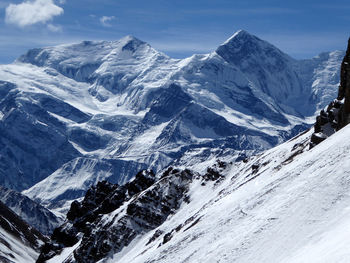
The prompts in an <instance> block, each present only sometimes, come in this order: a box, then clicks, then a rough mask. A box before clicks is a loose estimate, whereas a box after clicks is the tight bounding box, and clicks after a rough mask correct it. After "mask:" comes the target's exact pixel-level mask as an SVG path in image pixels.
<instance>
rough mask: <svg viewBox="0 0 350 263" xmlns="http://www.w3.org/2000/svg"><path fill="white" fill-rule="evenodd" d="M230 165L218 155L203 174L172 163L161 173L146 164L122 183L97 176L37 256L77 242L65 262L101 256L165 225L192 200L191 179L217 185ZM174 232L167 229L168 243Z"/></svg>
mask: <svg viewBox="0 0 350 263" xmlns="http://www.w3.org/2000/svg"><path fill="white" fill-rule="evenodd" d="M228 165H229V164H228V163H225V162H222V161H220V160H218V161H217V163H215V164H214V165H213V166H211V167H209V168H208V169H207V171H206V173H204V174H203V175H201V174H198V173H194V172H192V171H190V170H188V169H185V170H180V169H176V168H173V167H169V168H168V169H167V170H165V171H164V172H163V173H162V174H159V175H158V176H155V175H154V174H153V172H152V171H151V170H142V171H140V172H139V173H138V174H137V175H136V177H135V179H134V180H132V181H130V182H128V183H126V184H125V185H122V186H119V185H117V184H112V183H109V182H107V181H102V182H99V183H98V184H97V185H96V186H93V187H91V188H90V189H89V190H88V191H87V193H86V195H85V198H84V200H83V201H81V202H78V201H74V202H73V203H72V204H71V208H70V210H69V212H68V214H67V220H66V221H65V223H64V224H63V225H61V226H60V227H58V228H56V229H55V230H54V232H53V234H52V236H51V241H50V242H48V243H46V244H45V245H44V246H43V248H42V250H41V254H40V256H39V259H38V260H37V262H38V263H40V262H46V261H47V260H48V259H50V258H53V257H54V256H56V255H58V254H60V253H61V251H62V250H63V249H64V248H67V247H73V246H76V247H75V248H74V249H72V251H73V252H72V253H71V254H70V256H68V257H67V258H66V259H65V261H64V262H66V263H68V262H84V263H89V262H98V261H99V260H101V259H104V258H106V257H108V255H112V254H115V253H117V252H119V251H121V250H122V249H123V248H124V247H126V246H128V245H129V244H130V242H132V240H134V239H135V238H136V237H137V236H139V235H142V234H144V233H146V232H149V231H151V230H153V229H156V228H157V227H159V226H160V225H162V224H163V223H164V222H165V221H166V220H167V218H168V216H170V215H172V214H174V213H176V212H177V210H178V209H179V208H180V206H181V204H186V203H189V202H190V196H189V195H188V190H189V187H190V185H191V183H192V181H193V180H199V181H200V182H201V185H202V186H204V185H206V184H207V183H209V182H215V183H214V185H217V184H218V183H220V182H221V181H222V179H223V178H224V176H223V171H224V170H225V169H226V168H227V167H228ZM191 222H192V221H191ZM191 222H190V221H189V222H188V224H189V223H191ZM184 226H185V225H184ZM158 232H159V231H158ZM162 234H163V233H162ZM173 234H174V233H171V234H168V235H165V236H164V243H166V242H167V240H168V239H169V238H171V237H172V235H173ZM160 235H161V234H160ZM154 239H156V237H154ZM150 242H152V241H150Z"/></svg>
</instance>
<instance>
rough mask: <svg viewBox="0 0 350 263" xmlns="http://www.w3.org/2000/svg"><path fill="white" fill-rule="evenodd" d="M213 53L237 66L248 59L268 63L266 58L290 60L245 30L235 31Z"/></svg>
mask: <svg viewBox="0 0 350 263" xmlns="http://www.w3.org/2000/svg"><path fill="white" fill-rule="evenodd" d="M215 52H216V53H217V54H218V55H219V56H221V57H222V58H224V59H225V60H226V61H227V62H229V63H238V64H240V63H241V62H242V60H246V59H247V58H248V57H255V58H259V59H257V60H258V61H269V59H267V57H269V58H272V59H273V60H275V58H277V57H279V58H280V59H282V60H285V59H290V58H289V57H288V56H287V55H286V54H284V53H283V52H281V51H280V50H279V49H278V48H277V47H275V46H273V45H272V44H270V43H268V42H266V41H264V40H262V39H260V38H258V37H256V36H254V35H252V34H250V33H248V32H247V31H245V30H239V31H237V32H236V33H235V34H233V36H232V37H230V38H229V39H227V40H226V41H225V42H224V43H223V44H222V45H220V46H219V47H218V48H217V49H216V51H215Z"/></svg>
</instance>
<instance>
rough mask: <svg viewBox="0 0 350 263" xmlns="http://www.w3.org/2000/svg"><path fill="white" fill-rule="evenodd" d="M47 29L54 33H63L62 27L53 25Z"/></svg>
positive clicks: (49, 25)
mask: <svg viewBox="0 0 350 263" xmlns="http://www.w3.org/2000/svg"><path fill="white" fill-rule="evenodd" d="M47 29H48V30H50V31H52V32H62V27H61V26H56V25H53V24H48V25H47Z"/></svg>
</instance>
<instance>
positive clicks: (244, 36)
mask: <svg viewBox="0 0 350 263" xmlns="http://www.w3.org/2000/svg"><path fill="white" fill-rule="evenodd" d="M253 38H256V39H258V38H257V37H255V36H253V35H251V34H249V33H248V32H247V31H245V30H243V29H240V30H238V31H237V32H236V33H234V34H233V35H232V36H231V37H230V38H228V39H227V40H226V41H225V42H224V43H223V44H222V45H227V44H229V43H231V42H232V41H242V40H244V41H246V40H249V39H253Z"/></svg>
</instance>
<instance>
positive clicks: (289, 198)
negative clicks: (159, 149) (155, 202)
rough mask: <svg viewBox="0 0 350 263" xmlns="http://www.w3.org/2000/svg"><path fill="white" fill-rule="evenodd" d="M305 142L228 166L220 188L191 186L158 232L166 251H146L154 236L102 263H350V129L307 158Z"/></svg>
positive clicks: (154, 247) (304, 138) (155, 247)
mask: <svg viewBox="0 0 350 263" xmlns="http://www.w3.org/2000/svg"><path fill="white" fill-rule="evenodd" d="M310 135H311V132H310V131H309V132H307V133H306V134H303V135H301V136H300V137H299V138H297V139H294V140H291V141H288V142H287V143H284V144H282V145H280V146H278V147H276V148H274V149H272V150H269V151H267V152H266V153H264V154H263V155H261V156H258V157H254V158H251V159H250V160H249V162H248V163H243V162H242V163H241V164H233V165H232V167H231V168H230V170H229V171H227V174H226V179H225V181H223V182H222V183H221V184H220V185H218V186H213V185H207V186H205V187H203V186H201V185H200V184H199V183H196V184H194V185H192V188H191V193H190V196H191V202H190V204H183V206H182V208H181V209H180V210H179V212H177V213H176V214H175V215H174V216H172V217H170V218H169V219H168V220H167V221H166V222H165V223H164V224H163V225H162V226H161V227H159V229H161V230H162V231H164V233H169V232H171V231H173V233H174V236H173V238H172V239H171V240H170V241H169V242H168V243H166V244H162V245H161V246H159V245H160V244H161V243H162V238H163V236H161V237H160V238H159V239H157V241H155V242H154V243H153V244H151V245H146V243H147V242H148V240H149V239H150V237H151V236H152V235H153V234H154V232H155V231H156V230H154V231H152V232H151V233H146V234H145V235H144V236H143V237H142V238H140V239H139V240H137V241H135V242H134V243H133V244H132V245H130V246H129V247H126V248H125V249H124V250H123V251H121V252H120V253H118V254H116V255H114V257H113V259H109V260H104V261H102V262H240V263H241V262H293V263H300V262H305V263H306V262H349V260H350V252H349V251H350V244H349V242H347V240H349V238H350V231H348V229H349V226H350V205H349V203H350V195H349V190H350V162H349V161H348V158H349V150H350V143H349V141H348V140H346V138H348V137H349V136H350V127H345V128H344V129H343V130H341V131H339V132H338V133H336V134H335V135H333V136H331V137H330V138H328V139H327V140H326V141H324V142H323V143H321V144H320V145H318V146H316V147H315V148H313V149H311V150H308V146H307V143H308V139H309V137H310ZM292 149H294V150H292ZM299 150H300V151H303V152H302V153H300V154H297V155H295V156H294V157H291V156H293V155H294V153H297V152H298V151H299ZM253 164H259V167H260V168H259V169H258V171H257V172H256V173H252V168H251V166H252V165H253ZM190 217H195V218H196V219H198V222H197V221H196V222H197V223H196V224H193V225H192V226H187V228H186V227H185V228H183V229H181V230H180V231H179V232H176V231H174V229H175V228H176V227H177V226H179V225H180V224H184V222H185V221H186V220H187V219H188V218H190Z"/></svg>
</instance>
